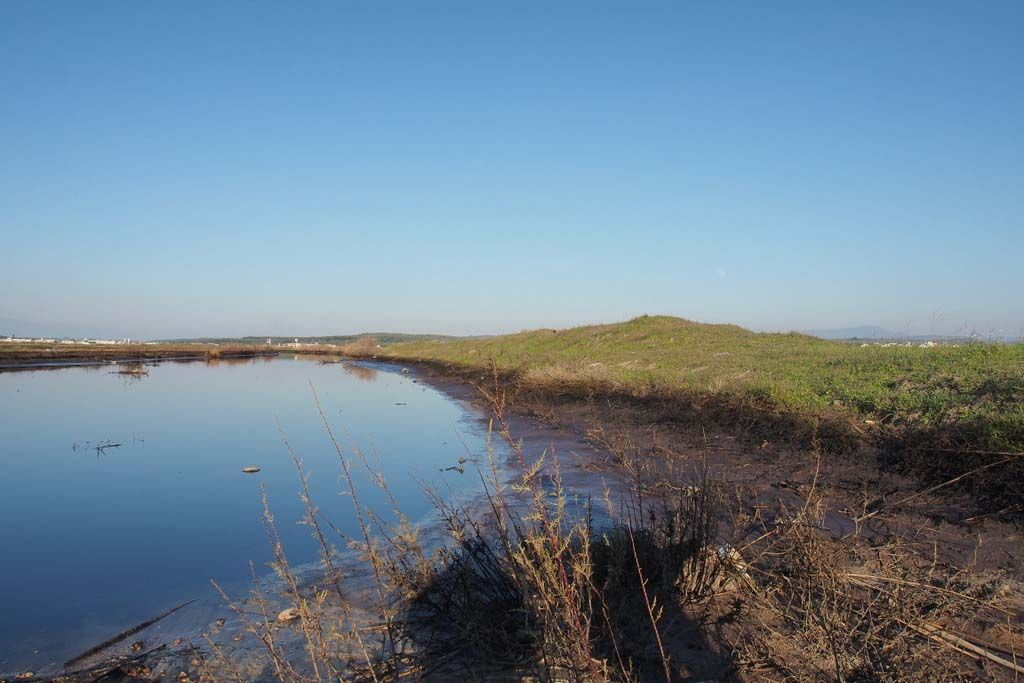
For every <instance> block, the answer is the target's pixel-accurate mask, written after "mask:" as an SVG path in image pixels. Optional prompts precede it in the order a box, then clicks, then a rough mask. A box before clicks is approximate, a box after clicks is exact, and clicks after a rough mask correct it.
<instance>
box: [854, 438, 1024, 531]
mask: <svg viewBox="0 0 1024 683" xmlns="http://www.w3.org/2000/svg"><path fill="white" fill-rule="evenodd" d="M1016 457H1018V456H1017V454H1014V455H1012V456H1010V457H1008V458H1003V459H1002V460H997V461H995V462H990V463H989V464H987V465H982V466H981V467H975V468H974V469H973V470H971V471H970V472H964V473H963V474H961V475H960V476H957V477H953V478H952V479H950V480H949V481H945V482H943V483H941V484H936V485H935V486H930V487H928V488H926V489H925V490H924V491H918V492H917V493H914V494H911V495H909V496H907V497H906V498H901V499H900V500H898V501H896V502H895V503H893V504H892V505H886V506H883V507H880V508H878V509H877V510H875V511H874V512H869V513H868V514H866V515H861V516H860V517H857V518H856V519H854V520H853V521H854V523H855V524H860V523H861V522H863V521H865V520H868V519H871V518H872V517H874V516H875V515H877V514H879V513H882V512H885V511H886V510H890V509H892V508H896V507H899V506H900V505H903V504H904V503H907V502H909V501H911V500H913V499H914V498H917V497H919V496H923V495H925V494H928V493H932V492H934V491H938V490H939V489H941V488H944V487H946V486H949V485H950V484H955V483H956V482H958V481H960V480H961V479H964V478H966V477H969V476H971V475H972V474H977V473H978V472H981V471H982V470H987V469H989V468H990V467H996V466H998V465H1005V464H1006V463H1008V462H1010V461H1011V460H1013V459H1014V458H1016Z"/></svg>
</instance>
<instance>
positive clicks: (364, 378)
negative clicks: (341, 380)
mask: <svg viewBox="0 0 1024 683" xmlns="http://www.w3.org/2000/svg"><path fill="white" fill-rule="evenodd" d="M342 369H344V370H345V373H346V374H348V375H351V376H352V377H355V378H356V379H358V380H359V381H360V382H373V381H374V380H376V379H377V371H376V370H374V369H373V368H369V367H366V366H365V365H359V364H357V363H345V364H344V365H342Z"/></svg>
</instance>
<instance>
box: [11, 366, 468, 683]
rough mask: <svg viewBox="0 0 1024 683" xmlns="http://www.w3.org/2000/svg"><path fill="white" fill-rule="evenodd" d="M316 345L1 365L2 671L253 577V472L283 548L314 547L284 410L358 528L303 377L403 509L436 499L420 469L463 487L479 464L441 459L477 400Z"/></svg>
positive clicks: (311, 463)
mask: <svg viewBox="0 0 1024 683" xmlns="http://www.w3.org/2000/svg"><path fill="white" fill-rule="evenodd" d="M319 360H320V358H319V357H314V360H313V361H312V362H306V361H294V360H286V359H277V360H274V359H263V358H259V359H227V358H222V359H218V360H216V361H214V362H211V363H202V362H198V363H177V362H175V363H170V362H164V363H160V364H159V365H146V366H144V368H143V369H144V371H145V373H146V374H140V375H139V377H142V378H143V379H144V381H138V380H137V379H136V378H135V377H136V375H134V374H133V373H134V371H135V370H134V368H125V369H129V370H131V372H129V374H125V375H122V374H121V373H120V370H121V368H117V367H111V366H110V365H103V366H94V367H78V368H65V369H62V370H60V371H50V372H38V371H22V372H10V373H0V433H2V434H3V448H0V472H3V474H2V475H0V519H2V520H5V521H4V522H3V523H2V524H0V552H2V553H3V556H4V557H5V558H15V559H16V560H17V561H7V562H0V606H2V608H0V677H2V675H3V673H4V672H9V671H17V670H25V669H34V670H36V671H39V670H40V669H42V668H45V667H46V666H47V665H48V664H50V663H52V662H57V663H59V662H62V661H64V659H66V658H68V657H71V656H74V655H75V654H77V653H78V652H81V651H83V650H85V649H87V648H88V647H91V646H93V645H95V644H96V643H97V642H100V641H102V640H104V639H105V638H107V637H109V636H110V635H111V634H114V633H118V632H120V631H122V630H123V629H125V628H127V627H129V626H131V625H134V624H137V623H140V622H141V621H143V620H145V619H147V618H150V617H151V616H152V615H153V614H157V613H159V612H161V611H162V610H165V609H167V608H168V607H171V606H173V605H176V604H179V603H181V602H182V601H183V600H187V599H190V598H199V599H200V601H201V602H202V601H203V600H206V601H207V604H212V605H220V599H219V598H218V597H217V595H216V594H215V593H214V591H213V589H212V588H211V586H210V583H209V580H210V579H211V578H213V579H216V580H217V581H218V583H221V584H222V585H224V587H225V589H226V590H228V591H229V592H231V593H235V594H237V593H244V592H245V591H246V590H247V589H248V570H249V562H250V560H251V561H252V562H253V563H254V566H255V568H256V570H257V572H265V571H267V564H266V563H267V562H268V561H269V560H270V559H271V553H270V548H269V547H268V544H267V541H266V537H265V534H264V530H263V528H262V526H261V525H260V517H261V503H260V487H261V485H265V486H266V488H267V493H268V497H269V500H270V503H271V507H272V509H273V512H274V516H275V518H276V519H277V523H278V529H279V531H280V533H281V536H282V541H283V542H284V545H285V547H286V549H287V552H288V556H289V559H290V560H291V561H292V562H294V563H295V564H301V563H303V562H310V561H313V560H314V559H315V558H316V557H317V546H316V544H315V543H314V542H313V540H312V539H311V538H310V536H309V530H308V528H307V527H305V526H301V525H300V524H299V522H300V521H301V520H302V519H303V516H304V510H303V507H302V502H301V500H300V498H299V496H298V489H299V484H298V478H297V475H296V472H295V469H294V467H293V466H292V463H291V460H290V458H289V456H288V452H287V450H286V449H285V448H284V446H283V445H282V442H281V436H280V434H279V433H278V431H277V425H276V422H277V421H279V422H280V425H281V429H282V430H283V431H284V433H285V434H286V436H287V438H288V441H289V443H290V444H291V446H292V447H293V448H294V449H295V451H296V453H297V455H298V456H299V457H300V458H302V460H303V463H304V467H305V469H306V471H307V472H308V473H309V475H310V479H309V486H310V490H311V496H312V498H313V499H314V501H315V502H316V505H317V506H318V507H319V508H320V510H321V512H322V514H323V516H324V517H325V518H326V519H329V520H330V521H331V522H332V524H333V525H334V526H335V527H337V529H338V530H339V532H340V533H342V534H344V535H345V536H347V537H351V536H356V535H358V533H359V528H358V524H357V523H356V520H355V517H354V514H353V511H352V502H351V496H343V495H339V491H340V490H341V486H340V485H339V476H340V466H339V463H338V456H337V453H335V451H334V449H333V448H332V447H331V444H330V442H329V440H328V439H327V437H326V435H325V433H324V430H323V426H322V424H321V423H320V417H319V414H318V413H317V410H316V407H315V406H314V405H313V401H312V395H311V392H310V382H312V383H313V385H314V386H315V387H316V390H317V393H318V394H319V397H320V401H321V403H322V406H323V409H324V413H325V414H326V415H327V416H328V419H329V420H330V422H331V424H332V426H333V427H334V428H336V430H337V431H336V433H337V434H339V435H344V436H339V438H341V439H342V447H343V449H344V451H345V453H346V454H351V453H352V452H354V449H355V448H356V447H359V448H360V449H361V450H363V452H366V453H374V454H379V456H380V465H381V467H382V470H383V471H382V474H383V476H384V477H385V478H386V480H387V481H388V484H389V486H390V487H391V489H392V493H393V494H394V495H395V497H396V498H397V499H398V500H401V501H402V508H403V510H404V512H405V513H406V514H408V516H409V517H410V518H411V519H413V520H416V519H425V518H427V516H428V513H430V511H431V506H430V501H429V500H428V498H427V497H426V496H425V495H424V494H423V492H422V490H421V483H423V484H426V485H430V486H434V487H437V488H438V490H445V491H456V492H457V491H459V490H464V491H467V492H468V491H469V489H468V488H467V487H468V486H470V483H471V482H472V481H473V478H471V477H466V476H461V475H459V473H458V472H457V471H448V472H444V473H442V472H440V471H439V470H442V469H444V468H448V467H451V466H452V465H453V464H456V463H454V462H453V452H452V451H453V449H452V447H451V446H450V445H449V444H452V443H455V442H456V441H457V440H461V441H465V443H466V444H467V447H468V449H469V450H470V451H471V452H472V453H473V454H474V455H481V454H484V453H486V450H487V449H486V433H485V429H484V428H483V427H482V426H481V425H480V424H479V423H478V422H477V421H476V420H475V419H474V418H473V417H472V416H471V415H469V414H468V413H466V412H465V411H464V410H463V409H462V408H461V407H460V406H459V405H458V404H456V403H455V402H454V401H452V400H450V399H448V398H447V397H445V396H444V395H442V394H440V393H438V392H436V391H434V390H432V389H428V388H426V387H424V386H423V385H421V384H416V383H414V382H413V381H412V380H411V379H410V378H408V377H406V376H403V375H402V374H400V373H398V372H391V371H386V370H385V366H379V368H378V369H373V368H370V367H366V366H363V365H356V364H353V363H344V364H343V365H342V368H343V369H344V372H339V369H340V368H338V367H336V366H334V365H326V366H322V367H321V366H319V365H318V361H319ZM260 361H262V362H260ZM111 371H113V372H114V374H113V376H111V375H108V374H107V373H108V372H111ZM115 377H116V378H125V379H128V380H130V381H131V383H130V384H127V385H126V384H124V383H122V382H120V381H109V380H110V379H113V378H115ZM456 431H458V434H456V433H455V432H456ZM459 450H462V449H461V447H460V449H459ZM84 454H88V456H89V457H82V456H83V455H84ZM246 466H258V467H260V468H261V471H260V472H259V473H258V474H243V473H242V468H243V467H246ZM364 469H365V468H354V469H353V476H354V477H355V478H356V480H357V481H356V484H357V486H358V487H359V491H360V502H361V503H362V504H363V505H364V506H366V507H369V508H371V509H373V510H374V511H375V512H376V513H377V514H378V515H379V516H380V518H381V519H382V522H383V523H390V522H392V521H393V519H392V516H391V515H390V513H389V510H390V506H389V505H388V501H387V499H386V497H385V495H384V493H383V492H381V491H380V489H379V488H377V486H376V485H375V482H374V478H373V477H372V476H371V475H370V474H369V473H367V472H364V471H363V470H364ZM336 543H337V546H338V547H339V548H340V549H344V548H345V547H346V546H345V541H344V539H342V538H340V537H339V538H338V539H337V540H336ZM97 558H102V559H101V560H100V561H98V560H97ZM189 609H190V610H195V609H197V608H196V607H195V606H193V607H191V608H189Z"/></svg>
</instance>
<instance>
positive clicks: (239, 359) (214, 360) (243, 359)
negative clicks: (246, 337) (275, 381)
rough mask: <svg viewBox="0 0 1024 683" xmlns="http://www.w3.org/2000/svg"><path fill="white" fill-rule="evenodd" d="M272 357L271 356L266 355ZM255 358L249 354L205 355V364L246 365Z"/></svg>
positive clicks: (214, 365)
mask: <svg viewBox="0 0 1024 683" xmlns="http://www.w3.org/2000/svg"><path fill="white" fill-rule="evenodd" d="M267 357H268V358H273V356H267ZM254 360H255V358H254V357H249V356H233V357H231V356H207V357H206V364H207V365H210V366H213V367H217V366H219V365H246V364H247V363H252V362H253V361H254Z"/></svg>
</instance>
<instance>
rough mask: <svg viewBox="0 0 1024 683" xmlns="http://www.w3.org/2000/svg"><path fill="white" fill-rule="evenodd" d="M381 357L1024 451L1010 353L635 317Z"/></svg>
mask: <svg viewBox="0 0 1024 683" xmlns="http://www.w3.org/2000/svg"><path fill="white" fill-rule="evenodd" d="M385 354H386V355H389V356H391V357H393V358H396V359H422V360H429V361H441V362H445V363H452V364H455V365H457V366H460V367H464V368H469V367H483V366H487V365H488V364H489V363H490V362H491V360H492V359H493V361H494V362H495V363H497V365H498V367H499V368H501V369H503V370H516V371H519V372H520V375H521V377H522V378H523V379H524V380H525V381H527V382H528V383H532V384H535V385H537V386H547V387H549V388H558V387H563V388H569V387H574V388H576V389H579V388H584V387H589V388H590V390H595V389H597V390H601V391H605V392H613V393H619V394H628V395H631V396H635V397H638V398H643V397H652V396H659V397H671V396H677V397H689V398H691V399H698V400H702V401H705V402H709V403H710V404H712V405H720V406H723V405H731V406H733V407H745V408H748V409H751V410H755V411H761V412H774V413H780V414H788V415H803V416H811V417H813V416H828V417H840V418H844V419H846V420H847V421H848V422H849V424H850V425H851V426H852V425H859V426H861V427H863V428H864V430H866V431H869V432H870V431H872V429H873V428H874V425H875V424H876V425H877V426H878V427H877V428H878V429H883V428H886V427H888V428H911V429H914V430H918V431H920V430H926V431H928V432H932V433H936V434H938V433H939V432H942V434H943V439H944V440H945V441H950V440H951V441H952V442H957V441H959V442H962V443H970V444H972V445H974V446H980V447H988V448H1000V449H1020V448H1022V447H1024V344H1019V343H1018V344H1013V345H1005V344H982V343H972V344H965V345H960V346H954V345H947V346H937V347H933V348H920V347H918V346H913V347H909V348H908V347H902V346H901V347H882V346H880V345H870V346H866V347H862V346H860V345H857V344H848V343H841V342H833V341H825V340H822V339H818V338H815V337H810V336H806V335H801V334H794V333H790V334H764V333H755V332H750V331H749V330H745V329H743V328H740V327H736V326H734V325H708V324H702V323H696V322H691V321H688V320H683V319H680V318H672V317H667V316H643V317H640V318H636V319H634V320H630V321H628V322H625V323H619V324H613V325H594V326H586V327H577V328H573V329H568V330H560V331H556V330H535V331H530V332H523V333H520V334H513V335H505V336H500V337H491V338H487V339H478V340H462V341H419V342H410V343H401V344H395V345H391V346H389V347H387V348H386V349H385ZM872 423H874V424H872ZM861 427H858V429H860V428H861Z"/></svg>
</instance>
